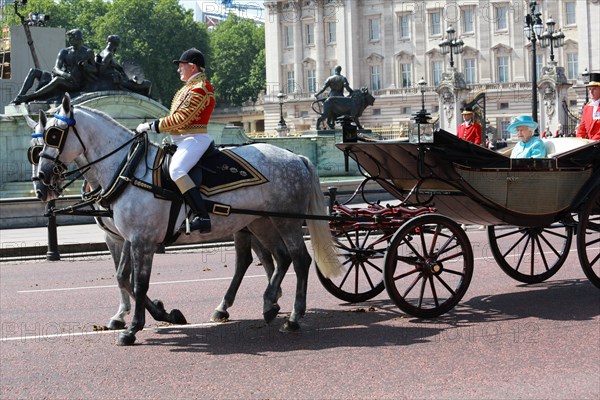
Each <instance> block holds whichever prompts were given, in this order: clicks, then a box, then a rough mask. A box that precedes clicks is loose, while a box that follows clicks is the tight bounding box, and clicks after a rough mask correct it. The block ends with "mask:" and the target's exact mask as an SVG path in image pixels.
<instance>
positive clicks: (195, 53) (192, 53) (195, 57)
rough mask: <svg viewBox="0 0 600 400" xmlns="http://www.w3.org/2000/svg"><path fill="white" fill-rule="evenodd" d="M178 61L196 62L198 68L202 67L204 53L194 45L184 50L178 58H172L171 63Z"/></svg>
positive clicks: (177, 62)
mask: <svg viewBox="0 0 600 400" xmlns="http://www.w3.org/2000/svg"><path fill="white" fill-rule="evenodd" d="M179 63H191V64H196V65H197V66H198V67H199V68H204V54H202V53H201V52H200V50H198V49H196V48H195V47H192V48H191V49H188V50H186V51H184V52H183V53H182V54H181V57H179V59H178V60H173V64H179Z"/></svg>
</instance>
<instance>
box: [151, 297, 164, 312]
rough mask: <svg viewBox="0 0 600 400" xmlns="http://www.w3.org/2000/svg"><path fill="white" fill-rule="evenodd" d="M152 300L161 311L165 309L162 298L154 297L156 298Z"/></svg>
mask: <svg viewBox="0 0 600 400" xmlns="http://www.w3.org/2000/svg"><path fill="white" fill-rule="evenodd" d="M152 302H153V303H154V305H155V306H156V307H157V308H159V309H160V310H161V311H165V305H164V303H163V302H162V300H160V299H156V300H152Z"/></svg>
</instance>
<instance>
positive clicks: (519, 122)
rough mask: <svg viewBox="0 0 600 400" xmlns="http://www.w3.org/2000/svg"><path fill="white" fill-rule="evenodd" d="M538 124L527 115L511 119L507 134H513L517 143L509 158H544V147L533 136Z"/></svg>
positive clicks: (540, 140) (540, 141)
mask: <svg viewBox="0 0 600 400" xmlns="http://www.w3.org/2000/svg"><path fill="white" fill-rule="evenodd" d="M537 126H538V124H537V122H535V121H534V120H533V118H531V117H530V116H529V115H520V116H518V117H515V118H513V120H512V121H511V122H510V125H508V128H507V129H508V132H510V133H511V134H515V133H516V135H517V136H518V138H519V142H518V143H517V144H516V145H515V147H514V148H513V151H512V153H511V154H510V157H511V158H545V157H546V146H545V145H544V142H543V141H542V139H540V138H539V137H537V136H533V133H534V132H535V129H536V128H537Z"/></svg>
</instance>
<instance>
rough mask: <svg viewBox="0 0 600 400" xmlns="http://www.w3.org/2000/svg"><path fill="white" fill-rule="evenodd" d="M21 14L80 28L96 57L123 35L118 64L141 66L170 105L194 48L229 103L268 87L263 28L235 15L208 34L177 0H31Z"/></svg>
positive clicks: (14, 19) (14, 20)
mask: <svg viewBox="0 0 600 400" xmlns="http://www.w3.org/2000/svg"><path fill="white" fill-rule="evenodd" d="M7 7H10V9H8V8H7V9H6V10H5V11H6V13H5V14H6V16H7V17H8V18H7V23H8V24H10V25H18V24H20V23H21V22H20V20H19V18H18V17H17V16H16V15H14V12H12V7H13V5H12V4H10V6H7ZM19 12H20V13H21V14H22V15H23V16H25V17H27V15H28V13H29V12H41V13H44V14H47V15H50V19H49V21H48V22H47V23H46V26H52V27H62V28H64V29H66V30H70V29H74V28H79V29H81V30H82V31H83V34H84V41H85V45H86V46H88V47H90V48H92V49H93V50H94V51H95V52H96V53H99V52H100V51H102V49H104V47H105V46H106V39H107V37H108V35H119V36H120V37H121V46H120V48H119V50H118V51H117V61H118V62H121V63H123V62H126V61H127V62H135V63H138V64H139V65H140V66H141V67H142V69H143V71H144V74H145V79H148V80H150V81H152V97H154V98H156V99H157V100H158V101H160V102H162V103H163V104H166V105H168V104H169V103H170V100H171V98H172V96H173V95H174V93H175V92H176V91H177V89H179V88H180V87H181V82H180V81H179V75H178V74H177V67H176V66H174V65H173V63H172V62H171V61H172V60H173V59H175V58H178V57H179V56H180V55H181V53H182V52H183V51H185V50H186V49H188V48H190V47H196V48H198V49H199V50H201V51H202V52H203V53H204V55H205V58H206V67H207V75H208V77H209V79H210V80H211V83H212V84H213V86H214V87H215V91H216V92H217V98H218V99H219V100H221V101H222V102H224V103H225V104H228V105H241V104H242V103H243V102H244V101H246V100H248V99H249V98H252V99H256V98H257V97H258V94H259V93H260V91H261V90H263V89H264V86H265V81H266V79H265V53H264V47H265V38H264V27H262V26H256V24H255V23H254V21H252V20H246V19H240V18H239V17H237V16H235V15H233V14H232V15H230V16H229V17H228V18H227V20H225V21H224V22H223V23H222V24H220V25H218V26H217V28H216V29H214V31H212V32H209V31H208V29H207V27H206V26H205V25H204V24H201V23H196V22H194V20H193V13H192V11H191V10H186V9H184V8H183V7H182V6H181V5H180V4H179V2H178V0H112V1H104V0H59V1H54V0H29V1H28V2H27V4H26V5H25V6H22V5H20V6H19ZM65 43H66V42H65Z"/></svg>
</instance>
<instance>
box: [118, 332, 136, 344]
mask: <svg viewBox="0 0 600 400" xmlns="http://www.w3.org/2000/svg"><path fill="white" fill-rule="evenodd" d="M134 343H135V335H134V334H133V333H131V332H122V333H120V334H119V337H118V338H117V344H118V345H119V346H132V345H133V344H134Z"/></svg>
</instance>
